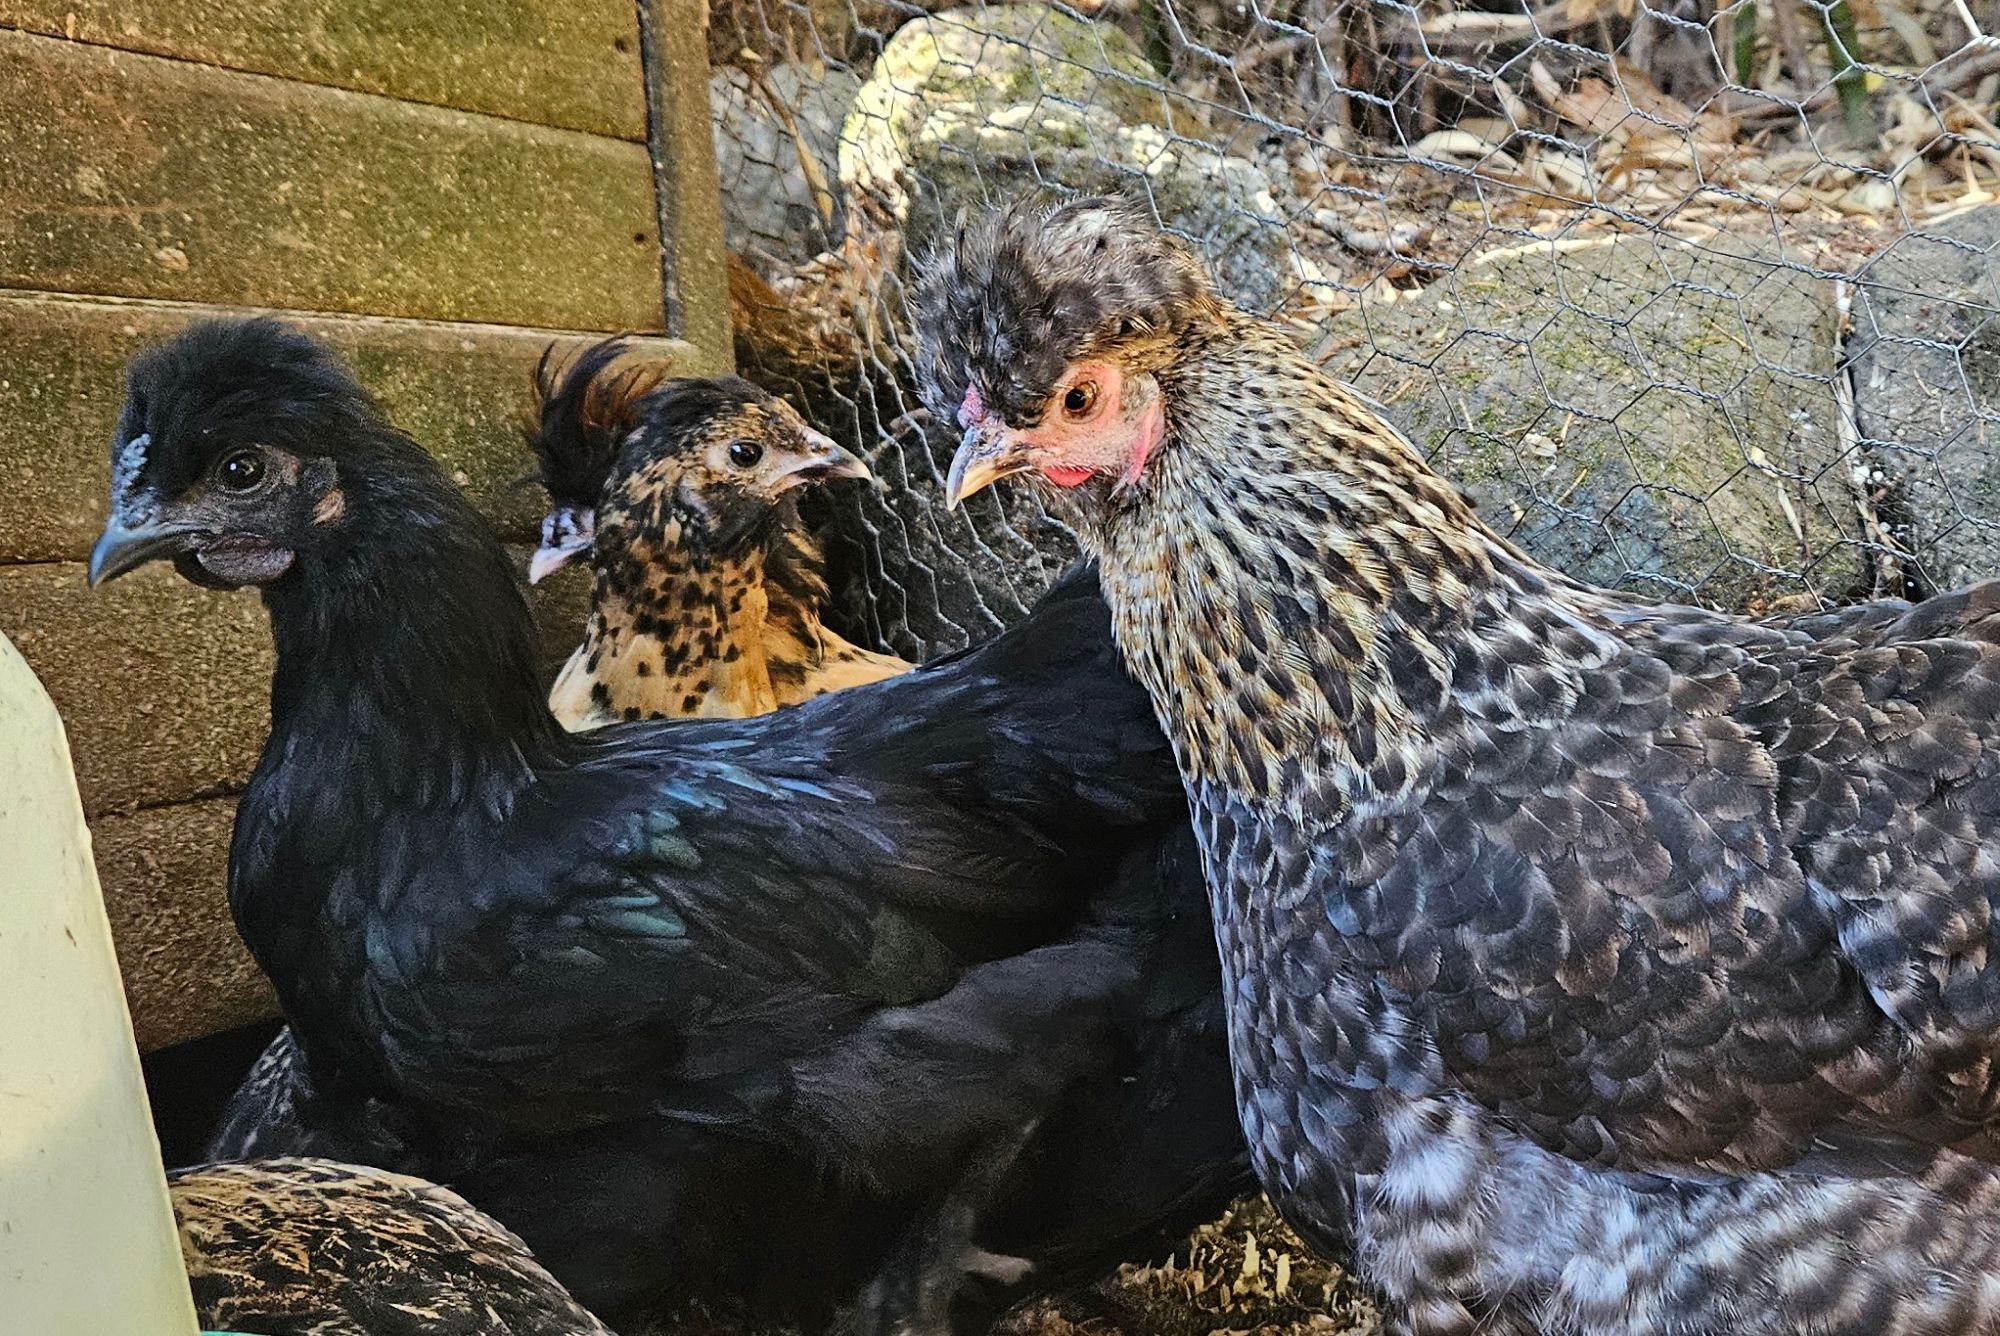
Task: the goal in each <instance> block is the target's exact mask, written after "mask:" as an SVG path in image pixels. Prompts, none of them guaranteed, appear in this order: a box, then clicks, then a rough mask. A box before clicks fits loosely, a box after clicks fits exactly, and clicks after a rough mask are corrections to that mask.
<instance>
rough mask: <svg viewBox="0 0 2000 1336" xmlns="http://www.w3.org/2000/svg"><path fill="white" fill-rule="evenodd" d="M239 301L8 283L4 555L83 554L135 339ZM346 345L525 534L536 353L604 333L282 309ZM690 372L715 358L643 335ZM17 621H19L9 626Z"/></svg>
mask: <svg viewBox="0 0 2000 1336" xmlns="http://www.w3.org/2000/svg"><path fill="white" fill-rule="evenodd" d="M246 314H254V312H248V311H243V310H238V309H232V308H221V307H211V306H189V305H179V304H174V305H167V304H162V303H157V302H135V301H114V300H89V299H81V298H74V297H58V296H49V295H46V294H36V293H21V292H16V293H8V292H0V459H5V460H6V461H7V484H6V486H4V487H0V562H8V561H62V560H81V559H82V558H83V557H84V556H85V555H87V554H88V553H89V551H90V544H91V543H92V542H93V541H94V540H95V539H96V537H97V533H98V531H99V530H100V529H102V528H103V526H104V514H105V497H106V488H107V486H108V484H107V482H106V478H107V476H108V474H109V469H110V465H109V462H108V460H109V453H110V446H111V432H112V428H113V427H114V426H115V425H116V423H117V419H118V409H119V405H120V404H121V403H122V402H123V400H124V366H125V363H126V361H127V360H128V359H129V358H130V357H131V356H132V354H133V353H135V352H137V351H138V350H139V349H141V348H143V347H146V346H147V345H149V344H152V343H155V342H158V341H159V340H161V339H164V338H167V337H168V336H170V335H172V334H173V333H175V332H176V331H177V330H179V329H181V328H182V327H183V326H185V325H186V324H188V323H189V322H190V321H192V320H198V319H212V318H222V317H231V316H242V315H246ZM275 314H278V315H280V316H282V317H283V318H284V319H286V320H288V321H290V322H291V323H293V324H295V325H297V326H298V327H299V328H301V329H304V330H306V331H307V332H308V333H311V334H313V335H315V336H317V337H319V338H323V339H325V340H326V341H327V342H328V343H329V344H331V345H332V346H333V347H334V348H335V349H336V350H338V351H339V352H340V354H341V355H342V356H343V357H345V358H346V359H347V361H348V364H349V365H350V366H351V367H352V368H353V369H354V371H355V373H356V374H357V375H358V376H359V377H360V378H361V380H362V383H363V384H365V385H366V386H367V387H368V388H369V389H370V390H371V391H372V392H373V393H374V394H375V396H376V397H377V398H378V399H379V400H380V401H381V403H382V406H383V407H384V408H385V409H386V410H387V411H388V413H389V415H390V417H391V418H392V419H393V420H394V421H395V422H396V424H397V425H398V426H400V427H402V428H403V429H404V430H405V431H407V432H409V433H410V434H411V435H412V436H414V437H415V438H416V439H417V440H418V441H420V442H422V443H423V445H424V446H425V448H427V449H429V450H430V451H431V452H432V453H433V454H435V455H437V457H438V458H439V459H441V460H442V461H443V462H444V463H445V465H446V467H448V468H450V469H451V470H452V471H453V473H454V474H455V475H457V476H458V478H459V479H460V481H461V482H462V483H463V484H464V485H465V486H466V487H467V488H468V490H469V491H470V492H471V494H472V497H473V499H474V501H476V502H477V503H478V504H479V506H480V507H481V508H482V509H484V510H486V511H487V512H488V513H489V514H491V515H493V516H494V517H495V518H496V519H498V520H499V521H500V522H501V524H502V525H503V526H504V527H506V528H507V529H508V530H509V531H510V532H513V533H515V534H518V535H522V536H525V535H526V534H527V532H528V531H529V526H531V525H532V524H533V522H534V520H535V518H536V516H537V515H538V514H539V512H540V509H541V506H542V502H543V497H542V495H541V492H540V490H539V489H538V488H534V487H522V486H519V485H518V484H519V482H520V479H521V478H522V477H523V475H524V474H525V473H527V471H528V467H529V461H528V456H527V453H526V452H525V450H523V448H522V446H521V441H520V436H519V433H518V432H517V431H516V429H515V417H516V414H518V413H519V411H520V410H521V409H522V408H523V407H525V406H526V404H527V402H528V390H529V383H530V380H531V377H532V375H533V372H534V367H535V363H536V361H537V359H539V358H540V357H541V355H542V352H543V350H544V349H545V348H547V347H548V345H549V344H550V343H551V342H556V341H560V342H565V343H576V344H580V343H582V342H583V341H584V340H585V339H587V338H590V337H595V336H589V335H582V336H579V335H575V334H569V333H561V332H552V331H548V330H534V329H513V328H507V327H502V326H493V325H466V324H443V323H431V322H425V321H412V320H390V319H361V318H355V317H346V316H339V317H334V316H317V315H299V314H294V313H291V312H276V313H275ZM639 345H640V346H641V347H642V348H644V349H645V351H646V352H647V353H648V354H649V355H652V356H656V357H659V358H661V359H663V360H667V361H671V362H673V363H675V364H676V366H677V367H678V368H679V369H680V370H681V371H683V372H684V373H685V374H689V375H701V374H709V373H713V372H716V371H720V370H723V369H724V367H723V366H722V365H721V364H720V363H719V361H718V359H716V358H715V357H713V356H710V355H708V354H705V353H703V352H702V351H701V350H699V349H696V348H694V347H693V346H691V345H689V344H685V343H680V342H677V341H674V340H670V339H642V340H639ZM9 629H10V630H11V629H12V627H11V626H10V627H9Z"/></svg>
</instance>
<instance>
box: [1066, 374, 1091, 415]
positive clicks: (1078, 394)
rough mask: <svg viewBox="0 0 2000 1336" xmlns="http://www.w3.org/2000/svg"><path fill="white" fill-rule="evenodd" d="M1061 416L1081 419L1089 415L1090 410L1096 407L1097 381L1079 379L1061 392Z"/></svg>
mask: <svg viewBox="0 0 2000 1336" xmlns="http://www.w3.org/2000/svg"><path fill="white" fill-rule="evenodd" d="M1062 406H1063V416H1064V417H1066V418H1072V419H1082V418H1086V417H1089V416H1090V410H1091V409H1093V408H1095V407H1097V382H1096V381H1094V380H1080V381H1078V382H1077V383H1076V384H1074V385H1072V386H1070V387H1069V389H1068V390H1067V391H1066V392H1065V393H1064V394H1063V405H1062Z"/></svg>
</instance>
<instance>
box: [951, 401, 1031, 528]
mask: <svg viewBox="0 0 2000 1336" xmlns="http://www.w3.org/2000/svg"><path fill="white" fill-rule="evenodd" d="M1027 467H1028V461H1027V459H1026V458H1025V456H1024V455H1023V453H1022V450H1021V446H1020V443H1019V442H1018V441H1016V440H1015V439H1014V433H1013V432H1011V431H1009V430H1008V429H1007V427H1006V426H1005V425H1004V424H1002V423H999V422H975V423H974V424H973V425H972V426H970V427H967V428H966V429H965V439H964V440H962V441H960V442H959V443H958V453H957V454H955V455H953V456H952V457H951V472H950V473H949V474H948V475H947V476H946V477H945V480H944V506H945V509H946V510H956V509H957V508H958V503H959V502H961V501H963V500H965V498H966V497H968V496H971V495H972V494H973V493H975V492H983V491H985V490H986V489H987V488H988V487H991V486H992V485H993V484H994V483H996V482H998V481H1000V480H1001V479H1002V478H1005V477H1009V476H1011V475H1013V474H1016V473H1020V472H1022V471H1023V470H1024V469H1026V468H1027Z"/></svg>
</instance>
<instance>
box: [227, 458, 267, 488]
mask: <svg viewBox="0 0 2000 1336" xmlns="http://www.w3.org/2000/svg"><path fill="white" fill-rule="evenodd" d="M215 477H216V481H218V482H220V483H221V484H222V485H223V486H224V487H227V488H228V489H229V490H230V491H232V492H247V491H249V490H250V489H251V488H253V487H255V486H256V485H257V484H258V483H260V482H262V481H264V456H262V455H260V454H258V453H257V452H256V451H255V450H238V451H237V452H236V453H235V454H233V455H230V456H228V457H227V458H225V459H224V460H223V461H222V463H220V464H218V465H217V466H216V469H215Z"/></svg>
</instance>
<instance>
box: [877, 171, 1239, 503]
mask: <svg viewBox="0 0 2000 1336" xmlns="http://www.w3.org/2000/svg"><path fill="white" fill-rule="evenodd" d="M914 306H915V319H916V325H917V333H918V338H919V342H920V343H921V346H922V350H923V351H922V353H921V356H920V359H919V374H920V376H921V378H922V381H923V386H924V393H925V397H926V398H927V399H929V400H930V403H931V406H932V408H933V410H934V411H936V412H938V413H940V414H942V415H944V416H945V417H947V418H953V419H955V420H956V421H957V423H958V424H959V426H960V427H962V428H963V429H964V431H965V439H964V441H963V443H962V444H961V445H960V447H959V451H958V454H957V456H956V457H955V458H954V459H953V461H952V469H951V476H950V479H949V480H948V482H947V484H946V494H947V495H946V499H947V501H948V502H949V503H950V504H954V505H955V504H957V502H958V501H959V500H960V499H962V498H964V497H966V496H970V495H971V494H972V493H974V492H977V491H979V490H980V489H981V488H983V487H985V486H987V485H988V484H990V483H992V482H995V481H997V480H998V479H1000V478H1003V477H1006V476H1008V475H1009V474H1014V473H1022V472H1027V471H1030V470H1032V471H1034V472H1037V473H1039V474H1040V475H1041V476H1042V477H1043V478H1044V479H1045V480H1047V481H1048V482H1049V483H1051V484H1052V485H1054V486H1057V487H1065V488H1070V487H1076V488H1081V487H1097V488H1101V489H1104V490H1106V491H1119V490H1123V489H1129V488H1131V487H1133V486H1134V485H1135V484H1137V483H1138V482H1139V481H1140V480H1141V479H1142V478H1143V476H1144V474H1145V470H1146V465H1147V463H1148V462H1149V461H1150V460H1151V459H1152V457H1153V455H1154V452H1155V451H1157V450H1158V449H1159V447H1160V444H1161V442H1162V440H1163V438H1164V437H1165V434H1166V403H1165V399H1164V396H1163V394H1162V388H1161V383H1160V376H1161V373H1162V372H1163V371H1165V370H1166V369H1167V368H1168V367H1169V366H1170V365H1171V364H1172V362H1173V361H1174V359H1175V356H1176V351H1177V347H1176V345H1177V341H1178V338H1179V336H1180V334H1181V333H1182V332H1183V331H1184V330H1185V329H1186V328H1187V327H1188V326H1189V325H1190V324H1191V323H1193V322H1195V321H1198V320H1200V319H1201V318H1203V317H1204V316H1207V315H1210V314H1212V313H1213V312H1214V311H1215V310H1216V309H1217V304H1216V298H1215V296H1214V294H1213V292H1212V290H1211V289H1210V286H1209V282H1208V278H1207V275H1206V273H1205V272H1204V271H1203V269H1202V267H1201V264H1200V262H1199V261H1197V260H1196V259H1195V258H1194V257H1193V256H1192V255H1191V254H1189V252H1188V251H1187V250H1186V249H1185V248H1184V247H1183V246H1182V245H1181V244H1180V243H1179V242H1177V241H1175V240H1174V239H1173V238H1172V237H1170V236H1168V235H1167V234H1166V233H1164V232H1162V231H1161V230H1160V229H1159V227H1158V226H1157V225H1155V224H1154V222H1153V221H1152V219H1151V218H1150V217H1149V216H1147V215H1146V214H1145V213H1144V212H1143V211H1141V210H1140V209H1139V208H1138V207H1136V206H1135V205H1133V204H1131V203H1128V202H1126V201H1123V200H1119V199H1110V198H1090V199H1077V200H1072V201H1069V202H1067V203H1058V202H1053V201H1050V200H1047V199H1044V198H1030V199H1028V200H1024V201H1022V202H1020V203H1017V204H1014V205H1012V206H1010V207H1008V208H1006V209H1004V210H1001V211H1000V212H998V213H996V214H993V215H991V216H989V217H986V218H984V219H981V220H978V221H977V222H971V223H962V224H961V225H960V227H959V229H958V233H957V235H956V236H955V237H954V238H953V239H952V240H951V241H949V242H947V243H946V244H945V245H944V246H943V247H942V248H941V249H940V250H939V251H938V253H936V254H935V255H934V256H933V257H932V258H931V260H930V261H929V263H928V264H927V265H926V266H925V268H924V271H923V273H922V275H921V276H920V278H919V281H918V284H917V289H916V296H915V298H914Z"/></svg>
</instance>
